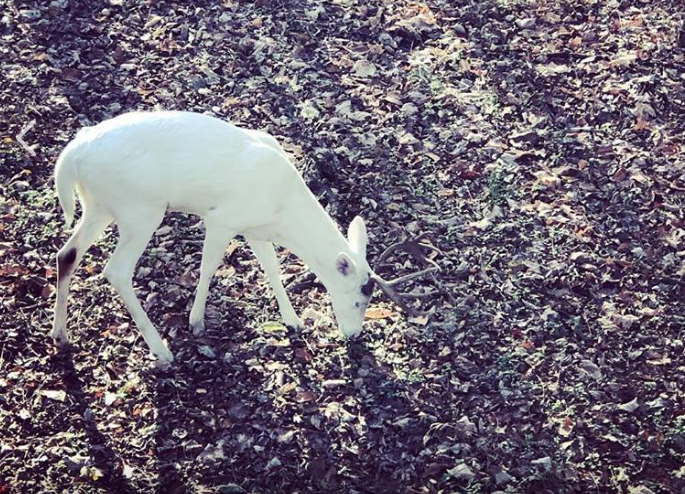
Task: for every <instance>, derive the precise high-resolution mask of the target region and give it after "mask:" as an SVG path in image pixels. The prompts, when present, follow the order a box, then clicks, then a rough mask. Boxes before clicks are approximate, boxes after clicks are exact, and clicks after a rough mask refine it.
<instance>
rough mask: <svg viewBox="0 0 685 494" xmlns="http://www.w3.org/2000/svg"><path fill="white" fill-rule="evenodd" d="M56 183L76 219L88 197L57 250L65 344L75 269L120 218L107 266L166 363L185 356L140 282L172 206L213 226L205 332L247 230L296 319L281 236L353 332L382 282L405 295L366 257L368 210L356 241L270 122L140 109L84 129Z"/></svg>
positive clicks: (195, 319) (199, 315) (199, 306)
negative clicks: (151, 309) (225, 271)
mask: <svg viewBox="0 0 685 494" xmlns="http://www.w3.org/2000/svg"><path fill="white" fill-rule="evenodd" d="M55 183H56V187H57V195H58V197H59V202H60V205H61V207H62V210H63V211H64V215H65V218H66V222H67V225H68V226H70V225H71V223H72V222H73V218H74V204H75V203H74V192H77V193H78V197H79V199H80V202H81V205H82V207H83V214H82V217H81V219H80V221H79V223H78V225H77V227H76V230H75V232H74V233H73V235H72V236H71V237H70V238H69V240H68V241H67V243H66V244H65V245H64V247H63V248H62V249H61V250H60V251H59V253H58V255H57V278H58V282H57V301H56V303H55V316H54V317H55V319H54V326H53V329H52V332H51V336H52V338H53V339H54V340H55V342H56V343H57V344H60V345H64V344H66V343H67V342H68V336H67V329H66V320H67V298H68V294H69V282H70V281H71V277H72V275H73V273H74V271H75V270H76V268H77V267H78V265H79V262H80V260H81V258H82V256H83V254H84V253H85V252H86V250H87V249H88V248H89V247H90V246H91V245H92V243H93V242H94V241H95V240H96V239H97V238H98V237H99V236H100V235H101V234H102V232H103V231H104V230H105V228H106V227H107V226H108V225H109V224H110V223H112V222H116V223H117V225H118V227H119V242H118V244H117V246H116V249H115V250H114V253H113V254H112V257H111V259H110V260H109V262H108V263H107V266H106V267H105V270H104V275H105V277H106V278H107V280H108V281H109V282H110V283H111V284H112V285H113V286H114V288H115V289H116V290H117V292H118V293H119V295H120V296H121V298H122V299H123V302H124V304H125V305H126V307H127V309H128V311H129V312H130V314H131V316H132V318H133V320H134V321H135V323H136V325H137V326H138V329H139V330H140V331H141V333H142V335H143V338H144V339H145V341H146V343H147V345H148V347H149V348H150V351H151V352H152V354H154V355H155V356H156V357H157V359H159V360H160V361H161V362H164V363H167V362H171V361H172V360H173V355H172V354H171V352H170V351H169V350H168V349H167V347H166V345H165V344H164V342H163V341H162V339H161V338H160V336H159V333H158V332H157V330H156V329H155V327H154V326H153V324H152V322H151V321H150V319H149V318H148V316H147V314H146V313H145V311H144V310H143V308H142V307H141V305H140V302H139V301H138V299H137V297H136V295H135V293H134V291H133V286H132V277H133V272H134V269H135V266H136V263H137V261H138V258H139V257H140V256H141V254H142V253H143V251H144V249H145V247H146V246H147V244H148V242H149V240H150V238H151V237H152V235H153V234H154V232H155V230H156V229H157V228H158V226H159V224H160V223H161V222H162V219H163V217H164V214H165V212H166V211H183V212H188V213H193V214H197V215H199V216H201V217H202V219H203V220H204V224H205V229H206V237H205V242H204V247H203V252H202V263H201V266H200V280H199V283H198V287H197V294H196V296H195V301H194V303H193V306H192V309H191V311H190V326H191V327H192V328H193V332H194V333H195V334H199V333H201V332H202V331H203V330H204V314H205V302H206V300H207V291H208V287H209V282H210V280H211V278H212V276H213V275H214V272H215V271H216V270H217V268H218V266H219V264H220V263H221V261H222V259H223V255H224V252H225V249H226V246H227V245H228V243H229V242H230V240H231V239H232V238H233V237H234V236H236V235H243V236H244V237H245V239H246V240H247V242H248V243H249V244H250V246H251V247H252V251H253V252H254V254H255V255H256V256H257V258H258V259H259V261H260V263H261V265H262V267H263V268H264V271H265V272H266V275H267V277H268V279H269V281H270V283H271V286H272V287H273V290H274V293H275V295H276V299H277V301H278V307H279V310H280V314H281V317H282V318H283V322H284V323H285V324H286V325H288V326H293V327H301V326H302V321H301V320H300V318H299V317H298V316H297V314H296V313H295V311H294V310H293V307H292V305H291V304H290V300H289V299H288V296H287V295H286V292H285V289H284V288H283V284H282V283H281V281H280V278H279V265H278V260H277V258H276V252H275V251H274V248H273V245H272V242H275V243H278V244H280V245H283V246H285V247H286V248H288V249H289V250H291V251H292V252H293V253H295V254H296V255H297V256H299V257H300V258H301V259H302V260H304V261H305V262H306V263H307V265H308V266H309V267H310V268H311V269H312V270H313V271H314V273H316V275H317V276H318V277H319V279H320V280H321V282H322V283H323V284H324V285H325V287H326V288H327V290H328V292H329V293H330V295H331V299H332V302H333V310H334V312H335V315H336V318H337V320H338V323H339V325H340V329H341V330H342V332H343V333H344V334H345V335H346V336H352V335H355V334H357V333H359V332H360V331H361V329H362V321H363V319H364V313H365V311H366V307H367V305H368V303H369V299H370V297H371V293H372V291H373V285H374V282H375V283H377V284H378V285H379V286H380V287H381V288H382V289H383V290H384V291H385V292H386V293H387V294H388V295H389V296H390V297H391V298H392V299H393V300H395V301H396V302H398V303H400V304H401V301H402V300H401V296H400V295H398V294H397V293H395V292H394V291H393V290H392V288H391V286H392V285H393V283H392V282H385V281H384V280H382V279H381V278H380V277H378V276H377V275H376V274H375V273H374V272H373V271H372V270H371V268H370V267H369V265H368V264H367V262H366V244H367V234H366V227H365V225H364V221H363V220H362V219H361V218H360V217H356V218H355V219H354V220H353V221H352V223H351V224H350V226H349V230H348V235H347V239H345V237H343V235H342V234H341V233H340V231H339V230H338V227H337V226H336V225H335V223H334V222H333V221H332V220H331V218H330V217H329V216H328V214H327V213H326V211H325V210H324V209H323V208H322V207H321V205H320V204H319V203H318V202H317V200H316V198H315V197H314V195H313V194H312V193H311V192H310V190H309V189H308V188H307V186H306V185H305V183H304V181H303V180H302V178H301V176H300V174H299V173H298V172H297V170H296V169H295V167H294V166H293V165H292V164H291V163H290V161H289V160H288V158H287V156H286V154H285V152H284V151H283V149H282V148H281V147H280V146H279V144H278V142H277V141H276V139H274V138H273V137H272V136H270V135H268V134H266V133H264V132H260V131H255V130H247V129H242V128H239V127H236V126H234V125H232V124H230V123H227V122H224V121H222V120H219V119H216V118H213V117H210V116H207V115H201V114H196V113H188V112H154V113H128V114H124V115H121V116H118V117H116V118H113V119H110V120H107V121H105V122H102V123H101V124H99V125H96V126H94V127H87V128H85V129H83V130H81V131H80V132H79V133H78V134H77V135H76V137H75V138H74V139H73V140H72V141H71V142H70V143H69V144H68V145H67V146H66V148H65V149H64V151H63V152H62V154H61V155H60V157H59V159H58V160H57V165H56V169H55ZM433 270H434V268H431V269H428V270H423V271H421V272H419V273H414V274H412V275H409V277H406V276H405V277H404V278H403V279H401V280H400V281H406V280H407V279H409V278H415V277H416V276H420V275H422V274H424V273H426V272H429V271H433ZM403 307H404V305H403Z"/></svg>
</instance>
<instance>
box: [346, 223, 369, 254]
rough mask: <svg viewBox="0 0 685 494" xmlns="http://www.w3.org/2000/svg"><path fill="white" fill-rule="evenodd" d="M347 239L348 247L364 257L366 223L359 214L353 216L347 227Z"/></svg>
mask: <svg viewBox="0 0 685 494" xmlns="http://www.w3.org/2000/svg"><path fill="white" fill-rule="evenodd" d="M347 241H348V242H349V244H350V248H351V249H352V251H354V252H355V253H356V254H359V255H360V256H361V257H362V258H363V259H366V244H367V243H368V241H369V237H368V236H367V234H366V225H365V224H364V220H363V219H362V217H361V216H355V218H354V219H353V220H352V223H350V227H349V228H348V229H347Z"/></svg>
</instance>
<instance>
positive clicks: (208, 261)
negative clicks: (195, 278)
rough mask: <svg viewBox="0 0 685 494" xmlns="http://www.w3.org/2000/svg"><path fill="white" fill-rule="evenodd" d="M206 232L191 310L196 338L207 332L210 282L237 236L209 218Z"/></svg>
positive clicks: (191, 324)
mask: <svg viewBox="0 0 685 494" xmlns="http://www.w3.org/2000/svg"><path fill="white" fill-rule="evenodd" d="M205 231H206V233H205V243H204V245H203V247H202V263H201V264H200V281H199V282H198V284H197V292H196V295H195V300H194V301H193V307H192V309H191V310H190V321H189V324H190V327H191V328H192V330H193V334H194V335H195V336H199V335H201V334H202V333H204V331H205V305H206V304H207V294H208V293H209V282H210V281H212V277H213V276H214V273H216V270H217V269H218V268H219V265H220V264H221V261H223V259H224V253H225V252H226V246H227V245H228V243H229V242H230V241H231V239H232V238H233V237H234V236H235V233H234V232H232V231H228V230H227V229H226V228H225V227H223V226H222V225H221V224H220V223H215V222H213V221H211V220H208V219H207V218H205Z"/></svg>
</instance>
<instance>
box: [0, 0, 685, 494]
mask: <svg viewBox="0 0 685 494" xmlns="http://www.w3.org/2000/svg"><path fill="white" fill-rule="evenodd" d="M681 12H682V3H680V2H677V1H672V2H671V1H658V0H657V1H638V0H613V1H593V0H588V1H581V0H570V1H563V2H562V1H552V2H546V1H544V2H543V1H534V0H487V1H478V0H449V1H448V0H444V1H440V0H427V1H417V2H413V1H408V0H379V1H374V2H372V1H366V2H363V1H359V0H331V1H323V0H319V1H317V0H311V1H305V0H293V1H271V0H257V1H256V2H249V1H240V0H224V1H223V2H221V1H214V2H212V1H198V2H180V1H179V2H172V1H148V2H137V1H136V2H134V1H132V0H109V1H108V2H99V1H97V2H96V1H90V2H88V1H79V0H55V1H51V2H49V1H41V2H36V1H34V2H29V1H26V2H21V1H7V0H4V1H0V74H1V76H0V81H1V82H0V112H1V114H0V153H1V154H0V160H1V161H0V174H1V176H2V181H1V183H0V218H1V222H0V493H15V492H16V493H39V492H40V493H42V492H45V493H48V492H69V493H72V494H76V493H103V494H104V493H112V494H113V493H126V492H131V493H133V492H136V493H137V492H150V493H159V494H168V493H186V492H188V493H210V492H211V493H240V492H254V493H294V492H302V493H304V492H312V493H321V492H341V493H342V492H344V493H355V492H356V493H408V494H417V493H426V494H428V493H445V494H447V493H455V492H469V493H478V492H488V493H492V492H495V491H501V492H506V493H518V492H526V493H542V492H546V493H567V492H569V493H570V492H583V493H585V492H617V493H631V494H649V493H679V492H683V491H684V490H685V468H684V467H683V461H684V459H685V403H684V395H683V386H684V384H685V362H684V359H683V350H684V348H683V327H684V322H685V307H684V304H683V297H684V296H685V294H684V290H683V275H684V274H685V264H684V262H685V247H684V245H685V244H684V242H683V238H684V237H685V227H684V224H683V203H684V201H685V161H684V160H683V150H684V146H685V143H684V142H683V127H684V126H683V122H684V119H683V115H684V109H685V108H684V107H685V91H684V89H683V83H684V78H683V77H684V75H683V74H684V71H683V67H684V57H685V49H684V45H685V34H683V31H682V20H683V19H682V18H681V17H679V16H681V15H682V14H681ZM133 109H145V110H153V109H185V110H194V111H199V112H207V113H211V114H214V115H217V116H220V117H222V118H226V119H230V120H232V121H234V122H237V123H239V124H242V125H245V126H249V127H254V128H263V129H266V130H268V131H269V132H271V133H272V134H274V135H275V136H277V137H278V138H279V140H280V141H281V142H282V143H283V144H284V146H285V148H286V149H287V150H288V152H289V153H290V154H291V156H292V157H293V160H294V162H295V163H296V165H297V166H298V168H299V169H301V170H302V171H303V174H304V176H305V178H306V180H307V182H308V183H309V184H310V186H311V188H312V190H313V191H314V192H315V193H316V194H317V196H319V197H320V200H321V201H322V203H323V204H325V205H326V207H327V208H328V210H329V211H330V213H331V215H332V216H333V217H334V218H335V219H336V220H337V221H338V222H339V223H340V224H341V225H346V224H347V223H348V222H349V220H350V219H351V218H352V217H353V216H354V215H356V214H358V213H361V214H362V215H363V216H364V217H365V218H366V220H367V223H368V225H369V229H370V235H371V246H370V253H369V258H370V261H371V264H372V265H373V264H374V263H373V260H374V258H376V257H377V256H378V254H379V253H380V252H381V251H382V250H383V248H384V247H386V246H388V245H389V244H390V243H392V242H394V241H396V240H398V239H400V238H401V237H402V236H403V235H405V234H410V235H416V234H419V233H422V232H428V234H429V238H430V239H431V242H432V244H433V245H434V246H435V247H437V248H438V249H439V250H440V252H441V253H439V254H438V253H434V254H433V256H434V260H435V261H436V262H437V263H438V264H439V265H440V266H441V267H442V270H443V271H442V272H441V273H440V274H439V275H438V276H435V277H432V278H431V277H428V278H425V279H423V280H420V281H417V282H416V283H415V284H414V286H413V287H410V288H411V289H413V290H418V291H422V290H425V291H432V290H439V294H437V295H435V296H431V297H426V298H424V299H423V300H422V302H421V304H422V305H421V309H422V310H423V311H425V314H424V315H421V316H419V317H416V318H412V319H407V318H405V317H404V316H403V315H402V314H400V313H399V312H398V310H397V308H396V307H395V306H393V305H392V304H391V303H389V302H387V301H386V300H384V299H383V298H382V297H377V298H375V299H374V301H373V304H372V307H371V309H370V313H369V319H368V321H367V324H366V326H367V327H366V330H365V332H364V336H363V338H362V340H361V341H360V342H358V343H354V344H352V343H347V342H345V341H343V340H342V339H341V338H340V337H339V336H338V333H337V330H336V328H335V325H334V324H332V322H331V319H330V318H331V312H330V309H329V305H328V299H327V296H326V295H325V293H324V292H323V291H322V290H321V289H320V288H319V287H318V286H317V285H316V284H312V283H307V278H306V268H305V266H303V265H302V264H301V263H299V262H298V261H297V260H296V259H294V258H292V257H291V256H287V253H284V255H286V256H287V261H288V262H287V267H285V266H284V270H285V277H286V281H287V282H288V283H289V285H290V287H291V289H292V288H294V287H297V288H298V290H291V292H292V294H293V300H294V304H295V306H296V307H297V308H298V309H299V310H301V311H302V312H303V313H304V317H305V319H307V321H308V323H307V324H308V325H307V328H306V329H305V330H304V331H303V332H301V333H299V334H295V333H293V332H291V331H288V330H286V329H285V328H283V327H282V326H281V325H280V324H279V323H278V322H277V321H278V313H277V310H276V307H275V302H273V301H272V299H271V295H270V290H269V288H268V287H267V285H266V283H265V278H264V276H263V275H262V274H261V270H260V269H259V267H258V266H257V264H256V262H255V260H254V259H253V257H252V256H251V254H250V253H249V251H248V250H247V249H243V248H235V247H240V244H239V243H236V244H234V245H233V246H232V247H231V248H230V249H229V253H228V254H227V257H226V263H225V265H224V267H223V268H222V269H221V270H220V271H219V273H218V274H217V277H216V280H215V282H214V284H213V289H212V292H211V296H210V300H209V307H208V315H209V321H208V322H209V324H208V326H209V330H208V333H207V334H206V335H205V336H204V337H202V338H195V337H193V336H192V334H191V333H190V331H189V330H188V328H187V315H188V311H189V306H190V303H191V301H192V295H193V288H194V285H195V282H196V279H197V271H198V268H199V262H200V249H201V240H202V234H203V230H202V226H201V225H200V224H197V218H188V217H184V216H181V215H170V216H169V217H168V218H167V220H166V222H165V224H164V226H163V227H162V228H161V229H160V231H159V232H158V234H157V235H156V237H155V238H154V239H153V241H152V243H151V246H150V249H149V251H148V252H147V253H146V255H145V256H144V257H143V258H142V259H141V261H140V264H139V267H138V272H137V276H136V286H137V289H138V293H139V296H140V297H141V299H142V300H144V301H145V307H146V309H147V310H148V312H149V313H150V314H151V317H152V318H153V321H155V323H156V324H157V325H158V327H159V328H160V329H161V330H162V331H163V333H164V336H165V337H166V338H167V339H168V341H169V343H170V347H171V349H172V351H173V352H174V354H175V356H176V362H175V364H174V366H173V368H172V369H170V370H169V371H166V372H162V371H157V370H155V367H154V362H153V361H152V360H151V359H150V358H149V357H148V352H147V348H146V347H145V345H144V343H143V342H142V339H140V338H139V337H138V334H137V332H136V330H135V328H133V327H131V324H130V319H129V316H128V314H127V313H126V311H125V309H124V307H123V305H122V303H121V302H120V300H119V299H118V298H117V297H116V296H115V295H114V292H113V290H112V288H111V287H110V286H109V285H108V284H107V283H106V282H105V281H104V280H103V279H102V278H101V276H100V272H101V270H102V267H103V265H104V262H105V261H106V259H107V257H108V255H109V253H110V252H111V249H112V243H113V241H114V239H115V238H116V231H115V230H113V231H109V232H108V234H107V235H106V236H105V237H104V238H103V239H102V240H101V241H100V242H99V243H98V244H97V245H96V246H94V247H93V248H92V249H91V251H90V253H89V255H88V256H87V257H86V258H85V260H84V263H83V265H82V268H81V270H80V271H79V273H78V275H77V277H76V278H75V280H74V282H73V284H72V299H73V300H72V302H71V305H70V315H71V318H70V329H71V333H72V340H73V348H72V351H71V353H59V352H57V351H56V349H55V348H54V347H53V346H52V345H51V343H50V341H49V339H48V336H47V335H48V332H49V328H50V324H51V307H52V304H53V299H54V288H53V286H54V283H55V269H54V266H55V253H56V251H57V250H58V248H59V247H60V246H61V245H62V244H63V242H64V241H65V240H66V238H67V235H68V232H67V231H65V228H64V223H63V218H62V215H61V212H60V211H59V208H58V207H57V205H56V201H55V198H54V193H53V181H52V178H51V177H52V172H53V166H54V161H55V159H56V156H57V155H58V153H59V151H60V149H61V148H62V147H63V146H64V145H65V144H66V143H67V142H68V140H69V139H70V138H72V137H73V136H74V134H75V132H76V131H77V129H79V128H80V127H82V126H84V125H92V124H95V123H97V122H99V121H101V120H103V119H106V118H109V117H112V116H114V115H117V114H119V113H122V112H125V111H129V110H133ZM31 121H35V126H33V127H32V128H31V129H30V130H28V132H27V133H26V136H25V140H26V141H27V142H28V143H29V144H31V145H33V146H34V150H35V153H36V155H35V156H32V155H31V154H30V153H29V152H28V151H27V150H26V149H24V148H22V146H20V144H19V142H18V138H17V135H18V134H19V133H20V132H21V131H22V129H25V128H26V127H27V125H28V124H29V123H30V122H31ZM420 267H421V266H420V265H418V263H416V262H414V261H413V260H412V259H411V258H410V257H403V256H397V257H395V258H394V259H393V260H392V262H390V263H388V264H387V265H385V266H377V269H378V270H379V271H380V272H381V273H382V274H384V275H386V276H396V275H401V274H405V273H408V272H411V271H413V270H415V269H419V268H420ZM303 280H304V282H303Z"/></svg>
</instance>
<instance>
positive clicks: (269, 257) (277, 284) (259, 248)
mask: <svg viewBox="0 0 685 494" xmlns="http://www.w3.org/2000/svg"><path fill="white" fill-rule="evenodd" d="M247 241H248V243H249V244H250V247H251V248H252V252H254V255H255V256H256V257H257V259H258V260H259V263H260V264H261V265H262V268H264V272H265V273H266V276H267V278H268V279H269V283H271V287H272V288H273V291H274V295H276V300H277V301H278V309H279V311H280V313H281V318H283V322H284V323H285V324H286V325H287V326H291V327H293V328H302V327H303V324H302V320H301V319H300V318H299V317H298V316H297V314H296V313H295V309H293V306H292V304H291V303H290V299H289V298H288V294H287V293H286V292H285V288H283V283H282V282H281V276H280V267H279V265H278V258H277V257H276V251H275V250H274V246H273V244H272V243H271V242H264V241H261V240H255V239H253V238H248V239H247Z"/></svg>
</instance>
